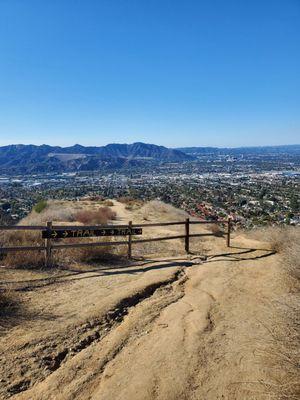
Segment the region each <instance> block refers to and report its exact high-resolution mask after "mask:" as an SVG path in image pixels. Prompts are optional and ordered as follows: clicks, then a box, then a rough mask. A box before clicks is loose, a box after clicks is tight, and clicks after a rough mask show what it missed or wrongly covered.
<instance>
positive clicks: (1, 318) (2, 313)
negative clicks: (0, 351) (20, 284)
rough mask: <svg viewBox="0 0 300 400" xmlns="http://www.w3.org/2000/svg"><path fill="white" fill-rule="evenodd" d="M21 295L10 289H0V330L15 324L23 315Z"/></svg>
mask: <svg viewBox="0 0 300 400" xmlns="http://www.w3.org/2000/svg"><path fill="white" fill-rule="evenodd" d="M21 311H24V310H23V307H22V305H21V301H20V298H19V295H18V294H17V293H16V292H13V291H11V290H10V289H3V290H2V291H0V332H1V331H2V330H5V329H7V328H9V327H10V326H13V325H14V324H15V323H16V322H17V321H18V318H19V317H20V316H21V315H22V313H21Z"/></svg>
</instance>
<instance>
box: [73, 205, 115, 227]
mask: <svg viewBox="0 0 300 400" xmlns="http://www.w3.org/2000/svg"><path fill="white" fill-rule="evenodd" d="M116 217H117V214H116V212H115V211H112V210H111V209H110V208H109V207H100V208H99V209H98V210H96V211H91V210H83V211H79V212H78V213H77V214H76V215H75V219H76V221H78V222H81V223H82V224H84V225H88V224H95V225H98V224H100V225H102V224H107V223H108V221H111V220H114V219H116Z"/></svg>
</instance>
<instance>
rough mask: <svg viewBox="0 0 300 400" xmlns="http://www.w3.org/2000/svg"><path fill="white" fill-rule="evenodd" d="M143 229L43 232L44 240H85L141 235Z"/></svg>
mask: <svg viewBox="0 0 300 400" xmlns="http://www.w3.org/2000/svg"><path fill="white" fill-rule="evenodd" d="M141 234H142V228H113V227H103V228H101V229H86V228H84V227H83V228H82V229H78V228H77V229H76V228H67V229H45V230H43V231H42V238H43V239H65V238H83V237H98V236H128V235H141Z"/></svg>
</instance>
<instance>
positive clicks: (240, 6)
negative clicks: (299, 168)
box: [0, 0, 300, 147]
mask: <svg viewBox="0 0 300 400" xmlns="http://www.w3.org/2000/svg"><path fill="white" fill-rule="evenodd" d="M134 141H144V142H148V143H156V144H162V145H167V146H170V147H176V146H204V145H214V146H240V145H265V144H289V143H299V142H300V0H251V1H250V0H249V1H246V0H206V1H204V0H195V1H192V0H182V1H178V0H107V1H106V0H81V1H80V0H36V1H35V0H0V145H5V144H10V143H36V144H41V143H48V144H57V145H71V144H74V143H81V144H83V145H103V144H107V143H111V142H120V143H124V142H134Z"/></svg>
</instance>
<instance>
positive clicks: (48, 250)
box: [0, 218, 236, 266]
mask: <svg viewBox="0 0 300 400" xmlns="http://www.w3.org/2000/svg"><path fill="white" fill-rule="evenodd" d="M235 222H236V221H235V220H232V219H231V218H228V220H217V221H208V220H198V221H195V220H194V221H190V219H189V218H187V219H186V220H185V221H171V222H161V223H159V222H158V223H141V224H132V222H131V221H130V222H129V223H128V224H120V225H104V224H103V225H52V222H47V224H45V225H34V226H33V225H9V226H7V225H0V231H6V230H7V231H13V230H16V231H26V230H30V231H40V232H41V233H42V231H45V230H48V231H52V230H57V231H59V230H72V231H82V230H90V231H92V230H94V231H97V230H99V229H100V230H101V229H102V228H103V229H104V228H106V229H107V228H108V229H112V230H114V229H118V228H120V229H122V228H126V229H128V233H127V231H126V233H127V234H126V236H127V238H128V240H122V241H110V242H93V241H91V242H83V243H61V242H58V241H57V240H58V239H54V238H52V237H47V238H46V239H45V245H44V246H11V247H0V254H1V253H9V252H15V251H20V252H21V251H45V265H46V266H50V265H51V264H52V261H51V260H52V251H53V250H60V249H66V248H80V247H104V246H128V257H129V258H130V257H131V253H132V245H134V244H136V243H148V242H158V241H162V240H175V239H185V241H184V246H185V251H186V252H187V253H189V243H190V238H196V237H202V236H216V234H214V233H193V234H191V233H190V225H191V224H192V225H196V224H226V225H227V232H222V234H223V235H226V243H227V246H228V247H230V233H231V225H232V223H235ZM175 225H184V226H185V233H184V234H181V235H174V236H173V235H171V236H161V237H154V238H144V239H134V235H135V234H136V233H134V228H151V227H160V226H175ZM78 239H79V238H78ZM62 240H64V239H62Z"/></svg>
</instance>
